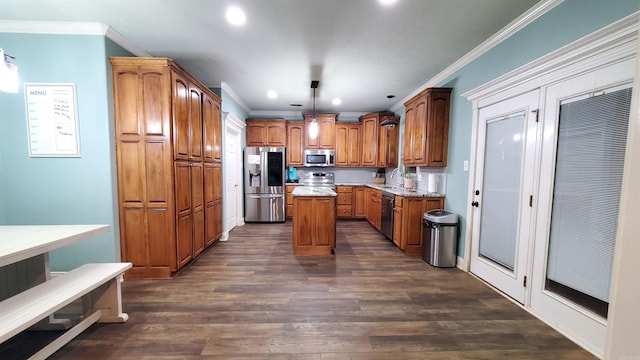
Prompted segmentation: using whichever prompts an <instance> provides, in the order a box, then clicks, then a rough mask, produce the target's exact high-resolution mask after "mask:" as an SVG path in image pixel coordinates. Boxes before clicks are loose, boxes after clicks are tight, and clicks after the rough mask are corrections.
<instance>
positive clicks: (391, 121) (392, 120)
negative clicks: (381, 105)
mask: <svg viewBox="0 0 640 360" xmlns="http://www.w3.org/2000/svg"><path fill="white" fill-rule="evenodd" d="M394 97H396V96H395V95H387V99H388V100H387V102H388V108H387V114H386V115H385V119H384V120H382V122H380V125H384V126H386V127H387V128H388V129H393V127H394V126H396V125H398V120H397V116H395V114H393V113H392V112H391V99H393V98H394ZM392 114H393V115H392Z"/></svg>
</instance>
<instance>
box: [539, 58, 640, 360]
mask: <svg viewBox="0 0 640 360" xmlns="http://www.w3.org/2000/svg"><path fill="white" fill-rule="evenodd" d="M634 64H635V62H634V61H633V60H628V61H625V62H622V63H619V64H615V65H612V66H608V67H606V68H602V69H599V70H597V71H594V72H591V73H587V74H584V75H581V76H578V77H576V78H573V79H570V80H567V81H564V82H561V83H558V84H555V85H552V86H549V87H548V88H546V92H545V104H546V105H545V111H544V114H543V115H544V116H541V121H542V123H543V133H544V136H543V140H542V141H543V142H542V150H541V161H540V186H539V202H538V210H537V215H536V218H537V221H536V227H535V234H536V235H535V248H534V252H535V256H534V260H533V274H534V276H533V279H532V280H533V281H532V288H531V304H530V307H531V309H532V311H533V312H534V313H535V314H536V315H538V316H540V317H541V318H542V319H544V320H545V321H547V322H549V324H551V325H552V326H554V327H555V328H557V329H558V330H560V331H561V332H562V333H563V334H565V335H567V336H568V337H570V338H571V339H572V340H574V341H576V342H577V343H579V344H581V345H582V346H584V347H586V348H587V349H589V350H590V351H592V352H593V353H595V354H597V355H599V356H602V355H603V353H604V346H605V338H606V324H607V321H606V318H605V317H603V316H601V315H598V314H597V312H596V311H592V310H590V309H589V306H585V305H584V304H581V302H582V301H583V300H581V298H579V297H578V298H575V291H574V290H578V292H579V293H585V294H588V295H590V296H591V297H592V298H604V299H607V301H608V291H609V290H608V289H609V287H608V286H609V282H610V273H607V274H606V276H605V277H606V279H605V281H603V280H602V279H601V278H602V276H603V273H604V271H603V270H598V269H603V268H606V266H603V265H606V264H605V263H606V262H609V265H612V255H611V254H607V253H606V251H602V250H601V249H599V248H600V247H601V245H602V243H603V242H605V241H611V239H610V238H611V237H612V236H611V235H609V236H608V238H609V239H607V236H606V234H605V233H606V230H611V229H612V230H613V231H614V232H615V230H616V229H617V207H618V205H617V204H618V203H617V202H616V201H618V200H619V196H620V194H619V192H618V193H617V194H614V193H611V190H610V189H611V188H610V185H611V182H612V181H616V179H614V178H615V177H616V176H613V177H612V176H611V175H612V174H611V172H612V169H611V168H610V167H609V165H611V164H609V165H608V164H607V163H609V162H611V163H614V162H615V163H618V165H619V166H618V168H620V167H621V166H622V165H623V164H622V163H623V162H624V161H623V160H620V159H621V157H620V155H622V159H624V149H622V150H619V149H618V150H617V151H612V147H613V141H612V135H611V134H609V132H611V128H614V125H613V124H612V123H611V120H608V118H609V117H610V115H611V114H620V113H621V112H622V111H625V110H626V111H627V114H628V110H629V109H628V108H627V109H624V105H623V106H621V105H620V104H619V103H618V104H616V103H615V102H613V103H612V102H609V101H605V102H604V103H599V104H598V105H597V107H596V108H595V109H596V110H595V111H586V113H585V114H583V115H581V116H578V117H577V118H576V117H575V116H572V120H571V122H572V123H573V124H572V125H571V126H572V127H571V128H569V129H567V128H566V127H565V128H564V130H563V128H562V127H563V126H566V125H562V124H561V120H560V119H561V118H564V119H566V112H565V115H564V116H562V117H561V114H560V113H561V109H563V108H565V107H564V104H567V103H571V102H574V101H580V99H587V100H589V99H596V98H604V96H602V95H604V94H606V93H612V92H613V91H616V90H619V89H621V88H625V87H627V88H628V87H630V86H631V85H630V82H631V80H632V79H633V75H634ZM624 84H628V85H624ZM597 101H600V100H597ZM589 102H590V101H586V102H585V104H587V103H589ZM591 105H593V104H591ZM585 108H588V106H585ZM563 111H566V110H563ZM598 113H601V114H604V115H603V116H602V117H599V115H598ZM594 114H595V115H594ZM541 115H542V114H541ZM593 116H595V119H596V120H595V121H594V118H593ZM581 118H584V119H585V120H586V119H590V120H589V121H584V122H582V123H581V122H580V119H581ZM576 119H578V120H576ZM597 119H602V121H601V122H600V121H598V120H597ZM567 121H568V120H562V123H563V124H566V123H567ZM627 121H628V120H627ZM598 123H600V124H598ZM576 125H577V126H576ZM594 125H595V126H596V127H594ZM598 125H599V127H597V126H598ZM625 133H626V130H625ZM625 137H626V136H625ZM585 144H586V145H585ZM576 149H580V150H579V151H576ZM621 151H622V154H620V152H621ZM576 152H577V156H576V154H575V153H576ZM567 153H569V154H570V156H566V155H564V154H567ZM616 153H617V154H616ZM581 154H584V156H582V155H581ZM598 157H599V158H601V159H602V158H604V159H605V161H604V162H602V161H601V162H600V164H601V165H598V164H597V162H596V161H595V158H598ZM602 164H604V167H602V168H600V167H598V166H602ZM567 169H569V171H568V170H567ZM594 170H595V171H594ZM603 175H605V176H603ZM617 177H619V178H620V179H619V181H621V178H622V174H619V175H618V176H617ZM585 189H588V190H587V191H584V190H585ZM605 191H608V193H607V194H608V195H607V196H605V197H604V198H603V197H602V195H603V194H604V192H605ZM616 197H618V199H616ZM611 204H613V208H612V207H611V206H610V205H611ZM613 212H615V214H613V218H612V217H611V216H609V215H611V214H612V213H613ZM605 219H608V220H606V221H605ZM613 238H614V239H615V234H614V235H613ZM594 269H596V270H595V272H593V271H594ZM555 283H562V284H561V285H567V286H566V287H565V288H564V289H562V290H561V291H558V287H557V284H555ZM567 288H570V289H569V290H568V291H569V292H567ZM572 291H573V292H574V294H572V293H571V292H572ZM578 295H579V294H578ZM572 297H574V298H573V299H572Z"/></svg>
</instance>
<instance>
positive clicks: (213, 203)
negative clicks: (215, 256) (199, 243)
mask: <svg viewBox="0 0 640 360" xmlns="http://www.w3.org/2000/svg"><path fill="white" fill-rule="evenodd" d="M204 189H205V191H204V203H205V210H204V214H205V234H204V236H205V246H207V247H208V246H211V245H212V244H213V243H215V242H216V241H217V240H218V239H220V237H221V236H222V165H221V164H219V163H204Z"/></svg>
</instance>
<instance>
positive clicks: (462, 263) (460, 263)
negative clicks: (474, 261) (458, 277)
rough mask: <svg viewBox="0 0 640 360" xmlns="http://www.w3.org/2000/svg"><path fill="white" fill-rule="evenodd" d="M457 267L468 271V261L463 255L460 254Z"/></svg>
mask: <svg viewBox="0 0 640 360" xmlns="http://www.w3.org/2000/svg"><path fill="white" fill-rule="evenodd" d="M456 267H457V268H458V269H460V270H462V271H464V272H467V269H468V267H467V261H466V260H465V259H464V258H463V257H460V256H458V258H457V259H456Z"/></svg>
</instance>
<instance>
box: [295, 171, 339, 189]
mask: <svg viewBox="0 0 640 360" xmlns="http://www.w3.org/2000/svg"><path fill="white" fill-rule="evenodd" d="M302 183H303V184H304V186H313V187H326V188H329V189H331V190H333V191H335V190H336V184H335V182H334V177H333V173H332V172H328V171H308V172H307V173H306V174H304V178H303V179H302Z"/></svg>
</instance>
